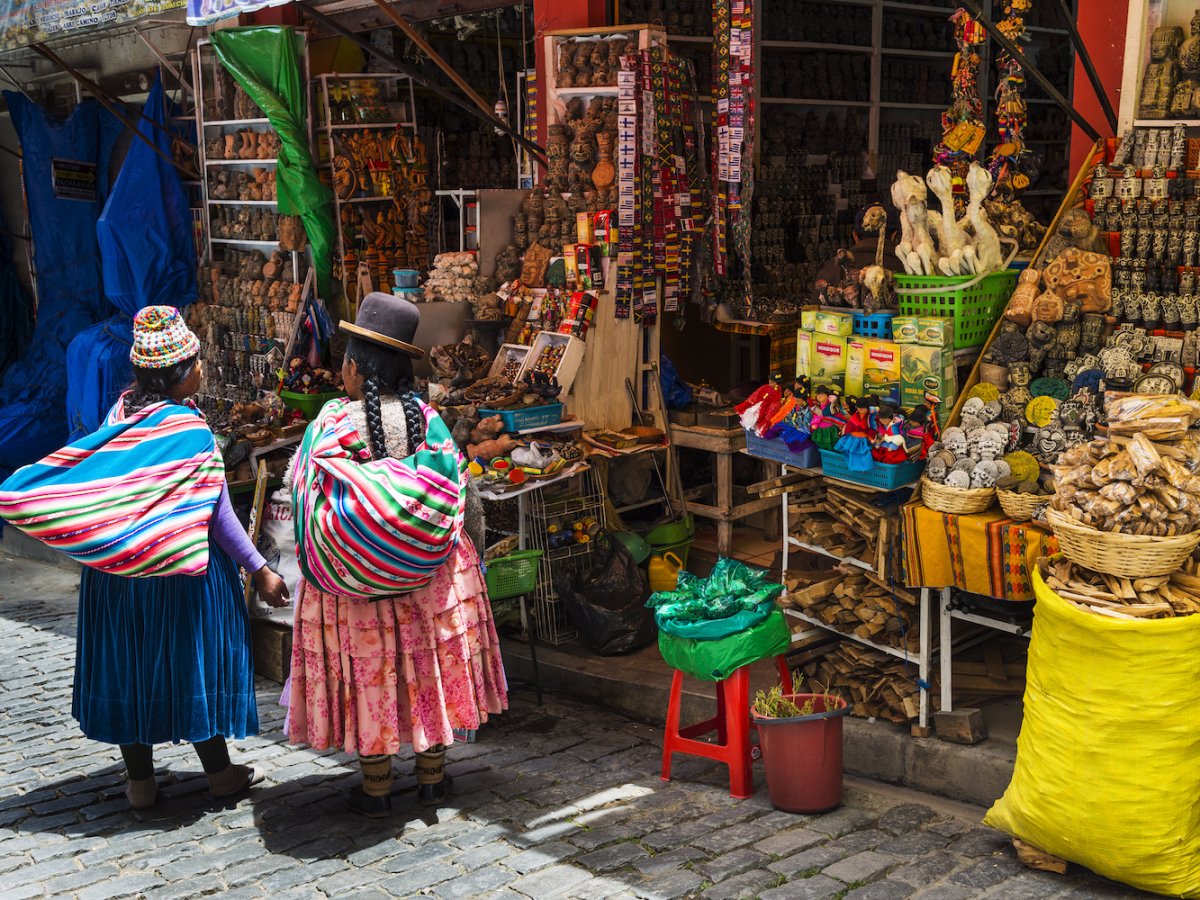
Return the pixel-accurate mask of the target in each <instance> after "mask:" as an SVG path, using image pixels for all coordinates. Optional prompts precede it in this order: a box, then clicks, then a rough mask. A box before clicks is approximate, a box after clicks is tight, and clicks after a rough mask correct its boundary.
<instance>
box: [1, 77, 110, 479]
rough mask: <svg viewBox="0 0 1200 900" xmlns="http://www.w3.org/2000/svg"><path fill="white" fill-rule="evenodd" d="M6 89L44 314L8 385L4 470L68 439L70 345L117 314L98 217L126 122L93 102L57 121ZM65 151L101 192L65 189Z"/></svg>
mask: <svg viewBox="0 0 1200 900" xmlns="http://www.w3.org/2000/svg"><path fill="white" fill-rule="evenodd" d="M4 97H5V99H6V100H7V101H8V108H9V111H10V113H11V115H12V121H13V126H14V127H15V128H16V131H17V136H18V137H19V138H20V141H21V152H22V154H23V156H24V166H25V191H26V197H27V201H28V207H29V221H30V225H31V226H32V229H33V239H34V247H35V251H36V255H35V259H34V261H35V263H36V267H37V275H38V317H37V328H36V330H35V331H34V335H33V341H32V343H31V344H30V347H29V350H28V352H27V353H26V354H25V357H24V359H22V360H21V361H20V362H18V363H15V364H14V365H12V366H10V367H9V369H8V371H6V372H5V373H4V380H3V382H2V383H0V478H3V477H4V476H5V475H7V474H8V472H11V471H12V470H14V469H16V468H18V467H20V466H23V465H25V464H27V463H31V462H33V461H35V460H38V459H41V458H42V457H43V456H45V455H46V454H47V453H49V452H50V451H51V450H54V449H56V448H58V447H61V446H63V445H64V444H66V443H67V433H68V428H67V416H66V410H65V401H66V388H67V375H66V371H65V369H66V358H67V345H68V344H69V343H70V342H71V340H72V339H73V338H74V337H75V336H76V335H77V334H79V332H81V331H83V330H84V329H85V328H88V327H90V326H92V325H94V324H96V323H97V322H99V321H101V320H103V319H106V318H108V317H109V316H111V315H112V313H113V307H112V305H111V304H110V303H109V302H108V300H106V299H105V297H104V292H103V289H102V284H101V273H100V248H99V245H98V244H97V241H96V220H97V219H98V218H99V216H100V211H101V210H102V209H103V208H104V203H105V201H106V200H107V199H108V192H109V178H108V172H109V164H110V162H111V159H112V151H113V144H114V143H115V141H116V138H117V135H118V134H119V133H120V132H121V130H122V129H123V128H124V127H125V126H124V124H123V123H121V122H120V121H118V120H117V119H116V118H115V117H114V116H112V115H111V114H109V113H108V112H106V111H105V110H104V109H103V108H102V107H101V106H100V105H99V104H97V103H95V102H94V101H91V100H88V101H85V102H84V103H82V104H80V105H79V106H78V107H76V109H75V111H74V112H73V113H72V114H71V116H70V118H68V119H67V120H66V121H64V122H51V121H50V120H49V119H48V118H47V117H46V114H45V112H43V111H42V110H41V109H40V108H38V106H37V105H35V104H34V103H32V102H31V101H29V100H27V99H26V98H25V97H23V96H22V95H20V94H18V93H16V92H13V91H5V92H4ZM55 159H59V160H69V161H74V162H77V163H85V164H91V165H94V166H95V167H96V168H95V176H96V179H95V199H89V200H69V199H64V198H62V197H58V196H56V194H55V189H54V182H53V171H52V161H53V160H55Z"/></svg>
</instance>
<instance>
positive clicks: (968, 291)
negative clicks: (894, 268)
mask: <svg viewBox="0 0 1200 900" xmlns="http://www.w3.org/2000/svg"><path fill="white" fill-rule="evenodd" d="M1018 274H1019V273H1018V272H1016V271H1014V270H1013V269H1004V270H1003V271H1000V272H993V273H992V274H991V275H985V276H984V277H983V279H982V280H980V281H979V283H978V284H973V285H971V286H970V287H967V288H959V287H956V285H960V284H966V283H967V282H969V281H974V280H975V276H974V275H958V276H954V277H952V278H948V277H945V276H942V275H897V276H896V287H897V288H898V289H900V290H902V291H904V290H917V291H918V293H915V294H903V293H902V294H901V295H900V314H901V315H904V316H951V317H953V319H954V349H955V350H963V349H965V348H967V347H979V346H981V345H982V344H984V343H985V342H986V341H987V339H988V335H989V334H991V333H992V326H993V325H995V324H996V320H997V319H998V318H1000V314H1001V313H1003V312H1004V307H1005V305H1006V304H1007V303H1008V298H1009V297H1010V296H1011V295H1012V292H1013V289H1014V288H1015V287H1016V286H1017V275H1018Z"/></svg>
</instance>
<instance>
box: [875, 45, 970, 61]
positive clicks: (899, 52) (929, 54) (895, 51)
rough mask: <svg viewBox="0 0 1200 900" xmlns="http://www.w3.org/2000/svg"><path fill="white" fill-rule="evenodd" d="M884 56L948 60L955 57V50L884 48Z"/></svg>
mask: <svg viewBox="0 0 1200 900" xmlns="http://www.w3.org/2000/svg"><path fill="white" fill-rule="evenodd" d="M881 52H882V53H883V55H884V56H910V57H916V58H918V59H946V58H947V57H952V56H954V53H955V51H953V50H905V49H904V48H903V47H884V48H883V50H882V51H881Z"/></svg>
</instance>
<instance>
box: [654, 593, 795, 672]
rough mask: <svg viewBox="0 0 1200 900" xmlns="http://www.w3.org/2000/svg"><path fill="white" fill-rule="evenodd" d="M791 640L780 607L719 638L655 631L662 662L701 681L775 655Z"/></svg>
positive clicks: (785, 648)
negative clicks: (703, 637)
mask: <svg viewBox="0 0 1200 900" xmlns="http://www.w3.org/2000/svg"><path fill="white" fill-rule="evenodd" d="M791 642H792V634H791V632H790V631H789V630H788V626H787V620H786V619H785V618H784V616H783V611H782V610H780V609H776V610H775V611H774V612H772V613H771V614H770V615H769V616H767V618H766V619H764V620H763V621H762V622H760V623H759V624H758V625H754V626H753V627H751V628H749V629H747V630H746V631H743V632H741V633H739V634H734V635H730V636H729V637H727V638H721V639H720V640H715V641H698V640H692V639H691V638H682V637H676V636H675V635H673V634H669V633H667V632H663V631H660V632H659V634H658V649H659V652H660V653H662V658H663V660H664V661H665V662H666V664H667V665H668V666H670V667H671V668H672V669H679V670H680V671H681V672H683V673H685V674H687V675H691V676H692V677H693V678H698V679H700V680H701V681H720V680H721V679H722V678H728V677H729V676H730V674H732V673H733V671H734V670H735V669H740V668H741V667H742V666H747V665H749V664H750V663H753V662H758V661H759V660H760V659H766V658H768V657H771V656H779V655H780V654H781V653H783V652H785V651H786V650H787V649H788V647H789V646H791Z"/></svg>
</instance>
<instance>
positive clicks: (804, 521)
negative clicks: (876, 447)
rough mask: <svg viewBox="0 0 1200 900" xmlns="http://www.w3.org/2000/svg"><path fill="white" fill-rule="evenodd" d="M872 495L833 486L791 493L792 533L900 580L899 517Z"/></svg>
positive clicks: (817, 486) (816, 486) (818, 486)
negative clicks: (880, 505) (877, 501)
mask: <svg viewBox="0 0 1200 900" xmlns="http://www.w3.org/2000/svg"><path fill="white" fill-rule="evenodd" d="M872 496H873V495H872V494H869V493H865V492H861V491H854V490H851V489H849V488H845V487H841V486H833V485H824V484H821V485H814V486H813V487H811V488H808V487H806V490H805V492H804V493H803V494H800V493H799V492H796V493H793V494H792V500H791V504H792V505H791V510H790V514H789V515H790V521H791V523H792V533H793V535H795V537H797V538H799V539H800V540H802V541H804V542H806V543H809V544H815V545H817V546H819V547H824V548H825V549H826V550H828V551H829V552H830V553H833V554H835V555H837V556H850V557H853V558H854V559H859V560H862V561H863V562H865V563H869V564H871V565H872V566H874V568H875V571H876V572H888V571H889V570H890V571H891V572H892V574H893V577H894V578H895V580H897V581H899V580H901V572H900V551H899V547H900V540H901V537H900V516H899V513H898V511H896V512H889V511H888V510H884V509H880V508H879V507H878V506H875V505H874V504H873V503H872V502H871V499H872Z"/></svg>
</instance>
